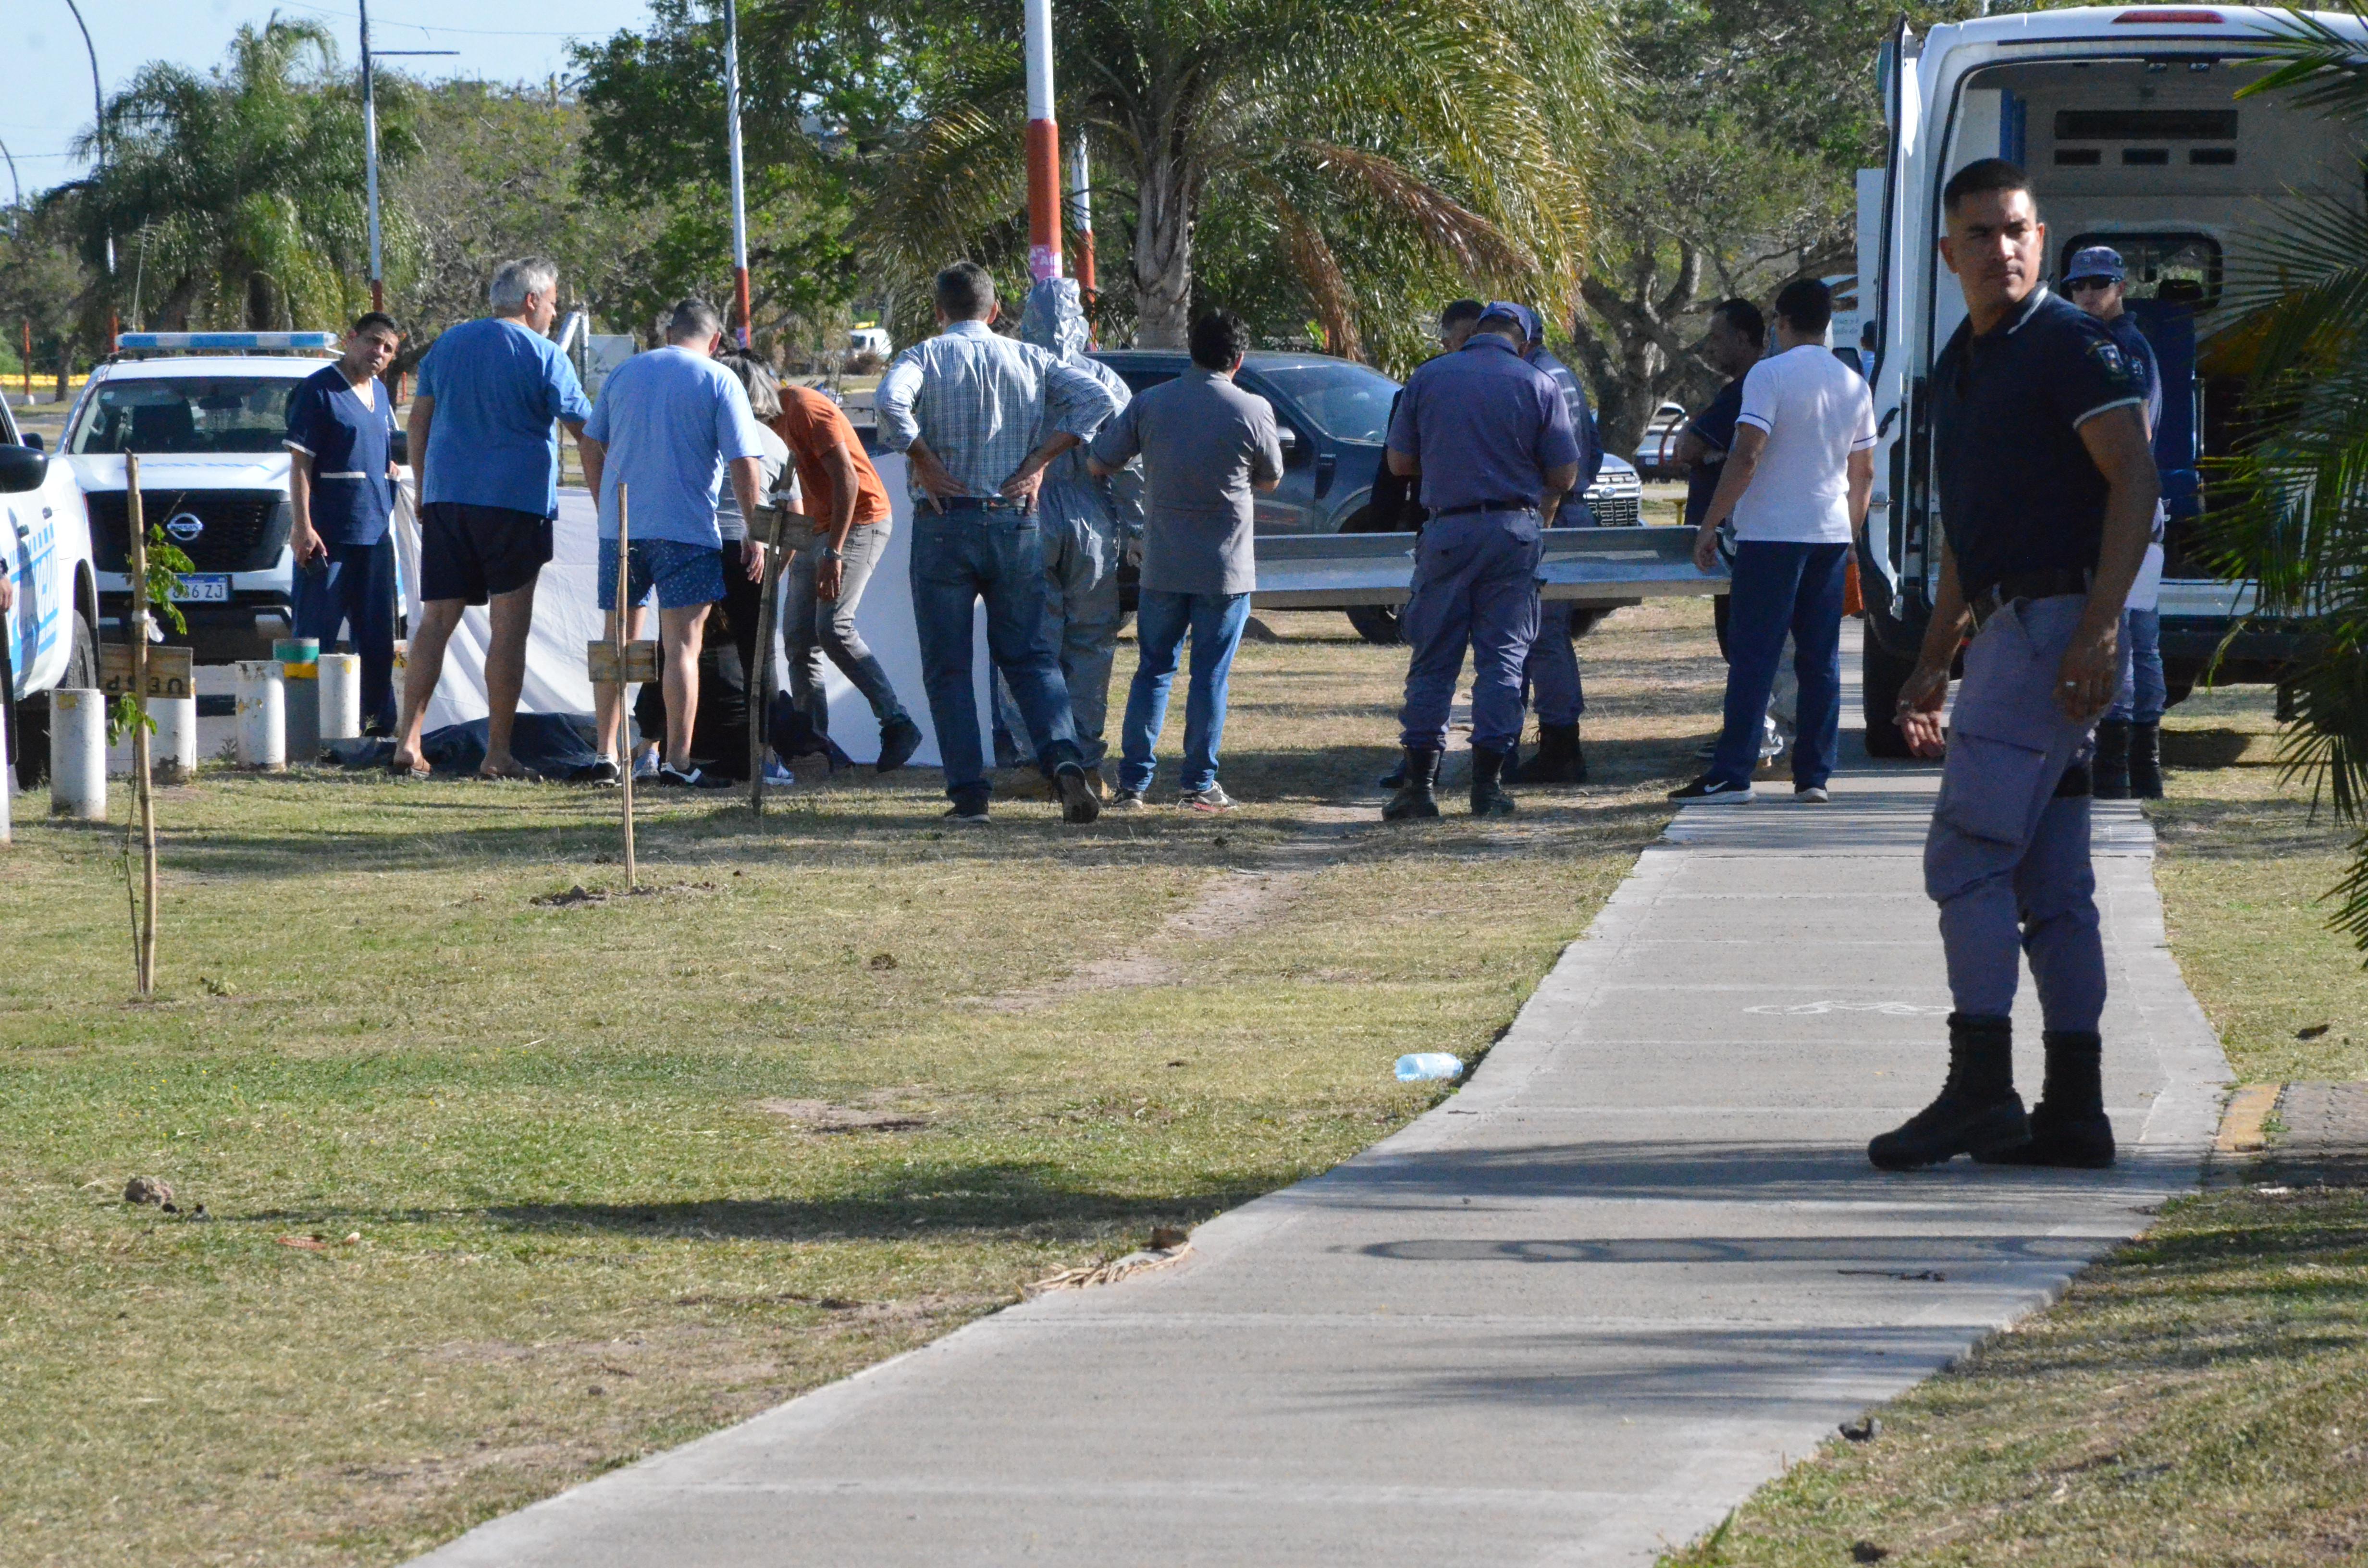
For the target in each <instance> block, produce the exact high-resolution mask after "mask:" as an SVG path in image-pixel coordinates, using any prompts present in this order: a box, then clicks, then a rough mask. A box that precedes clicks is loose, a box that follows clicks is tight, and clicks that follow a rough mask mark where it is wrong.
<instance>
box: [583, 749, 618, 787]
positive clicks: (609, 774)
mask: <svg viewBox="0 0 2368 1568" xmlns="http://www.w3.org/2000/svg"><path fill="white" fill-rule="evenodd" d="M624 777H625V775H624V770H623V769H621V768H620V767H618V766H617V759H616V758H615V757H613V756H604V757H602V758H601V759H600V760H599V761H598V762H596V763H594V764H593V765H592V766H591V767H589V768H588V769H586V771H585V774H584V782H586V784H598V785H602V786H605V787H606V788H608V789H611V790H613V789H615V788H616V787H617V786H618V785H619V784H620V783H622V782H623V781H624Z"/></svg>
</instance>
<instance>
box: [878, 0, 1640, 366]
mask: <svg viewBox="0 0 2368 1568" xmlns="http://www.w3.org/2000/svg"><path fill="white" fill-rule="evenodd" d="M1007 12H1008V15H1006V14H1005V13H1007ZM965 14H966V15H968V16H971V17H976V15H977V12H976V10H975V8H974V7H973V8H967V9H966V11H965ZM994 15H995V16H996V17H997V18H998V19H999V21H1000V23H1001V26H1002V28H1004V31H1005V33H1006V34H1008V36H1006V37H1002V38H999V39H997V40H996V42H997V43H999V44H1001V45H1003V46H1004V47H998V48H995V49H992V50H988V51H981V53H982V54H983V55H984V56H985V58H984V60H983V62H979V63H977V64H974V65H973V67H972V68H971V69H970V70H968V71H966V72H964V73H963V74H961V75H960V76H959V77H958V78H957V79H956V80H955V81H954V82H953V84H952V85H951V87H950V88H949V89H948V90H946V91H945V92H943V93H942V94H940V95H939V101H936V102H934V103H929V104H926V105H925V106H924V115H923V118H922V119H921V122H920V123H919V125H918V126H917V128H916V129H915V130H914V131H911V132H910V134H909V135H908V136H907V137H905V139H904V142H903V145H902V146H901V148H900V149H899V150H898V152H897V153H895V154H894V156H893V157H892V158H891V159H890V160H889V162H888V166H887V169H886V176H885V179H884V181H883V186H882V193H881V197H880V200H879V203H878V206H877V207H876V209H875V210H874V214H873V222H872V228H873V233H874V238H875V241H876V243H877V244H878V245H879V247H880V248H881V249H882V251H884V252H885V253H886V254H887V255H888V256H890V257H892V258H894V260H896V261H897V262H899V263H901V264H903V265H904V266H905V267H910V268H914V269H918V268H922V267H928V266H929V265H932V264H934V263H935V262H937V261H939V260H941V259H942V258H943V257H944V256H948V255H950V254H955V253H959V252H961V251H963V250H965V249H970V248H974V247H975V246H977V245H978V244H979V243H980V242H981V240H982V238H983V237H986V238H993V237H995V236H996V235H998V234H999V235H1001V236H1003V237H1004V238H1005V239H1006V240H1007V241H1008V238H1009V236H1010V235H1011V234H1012V233H1015V232H1017V231H1018V229H1019V214H1020V212H1021V211H1022V210H1023V209H1022V204H1021V202H1020V199H1019V196H1020V190H1019V179H1018V175H1017V169H1016V165H1017V163H1018V160H1017V158H1016V157H1015V155H1014V153H1015V150H1016V149H1017V148H1018V146H1019V133H1020V126H1021V123H1022V121H1023V120H1024V119H1025V118H1026V110H1025V76H1024V69H1023V66H1022V64H1021V61H1020V57H1019V48H1018V42H1019V40H1018V36H1017V31H1018V23H1019V6H1017V5H1010V6H999V7H997V9H996V13H994ZM1599 18H1600V9H1599V8H1598V7H1596V6H1591V5H1589V4H1588V3H1587V0H1539V3H1538V4H1535V5H1532V6H1523V7H1519V8H1516V7H1514V6H1510V5H1508V4H1506V3H1505V0H1396V3H1394V4H1390V5H1373V4H1371V3H1370V0H1064V4H1063V5H1062V6H1060V8H1059V10H1058V12H1057V14H1056V16H1055V18H1054V29H1053V30H1054V44H1055V62H1054V77H1055V81H1056V83H1057V85H1058V88H1059V92H1060V102H1059V105H1058V112H1059V115H1060V118H1061V121H1062V126H1063V131H1064V134H1066V135H1069V136H1076V135H1077V134H1079V133H1080V132H1083V133H1084V134H1085V135H1086V136H1087V139H1088V143H1089V145H1090V147H1091V149H1092V153H1093V156H1094V159H1095V161H1096V165H1097V172H1098V174H1105V176H1106V177H1108V176H1114V177H1111V178H1110V185H1111V187H1113V188H1114V190H1115V191H1116V193H1117V196H1118V201H1119V204H1120V205H1121V206H1123V205H1125V204H1127V203H1129V202H1130V201H1131V204H1132V207H1133V225H1132V235H1131V240H1132V243H1131V244H1129V246H1128V247H1127V250H1128V255H1129V262H1130V268H1131V272H1132V277H1131V278H1130V279H1129V280H1128V281H1129V282H1131V284H1132V292H1133V304H1134V310H1135V315H1136V321H1137V330H1136V336H1137V341H1139V342H1141V343H1143V344H1145V345H1154V346H1160V347H1177V346H1180V345H1181V344H1182V343H1183V341H1184V338H1185V332H1186V327H1187V325H1188V323H1189V319H1190V311H1191V307H1192V293H1193V277H1194V267H1193V244H1194V237H1195V232H1196V230H1197V228H1198V227H1199V225H1200V223H1201V220H1202V217H1203V215H1204V214H1205V213H1208V212H1209V211H1211V210H1212V208H1214V207H1216V206H1218V205H1220V204H1224V205H1228V206H1234V207H1237V208H1239V209H1241V210H1242V211H1243V212H1244V213H1245V214H1247V221H1245V222H1236V223H1234V224H1232V225H1231V227H1232V228H1233V229H1234V230H1235V233H1237V234H1240V235H1243V236H1245V237H1247V238H1249V239H1250V240H1252V241H1253V242H1254V243H1260V244H1263V245H1264V246H1265V247H1266V248H1267V249H1268V250H1269V252H1270V253H1271V254H1272V256H1273V257H1274V258H1275V260H1276V261H1277V262H1278V263H1279V264H1280V265H1281V266H1282V267H1285V268H1287V270H1288V271H1289V272H1290V273H1291V274H1292V275H1293V276H1295V277H1296V278H1297V279H1298V281H1299V283H1300V285H1301V286H1302V287H1303V288H1304V290H1305V293H1306V295H1307V298H1308V300H1309V301H1310V302H1311V303H1312V305H1313V307H1314V309H1315V312H1316V314H1317V316H1318V319H1319V320H1320V322H1321V323H1322V325H1323V327H1324V329H1325V335H1326V339H1327V340H1328V342H1329V343H1330V346H1331V347H1332V348H1333V350H1334V351H1335V352H1337V353H1345V354H1354V353H1356V352H1358V351H1359V349H1360V347H1362V345H1363V343H1364V340H1365V338H1366V336H1367V335H1369V332H1370V330H1372V328H1374V327H1379V326H1383V325H1385V323H1383V322H1381V321H1378V320H1376V319H1375V317H1376V315H1377V313H1378V312H1376V311H1375V309H1374V308H1373V307H1374V306H1376V305H1377V304H1378V303H1380V302H1381V301H1382V298H1383V295H1382V294H1377V293H1376V292H1375V291H1374V290H1372V289H1371V288H1370V287H1369V286H1368V285H1369V284H1370V281H1371V279H1372V278H1374V277H1376V276H1379V275H1381V274H1383V273H1387V272H1389V271H1391V270H1393V269H1395V268H1399V267H1403V265H1404V264H1405V263H1406V262H1407V261H1408V260H1409V259H1415V258H1419V259H1422V260H1425V261H1428V262H1429V263H1431V264H1434V265H1436V266H1439V267H1444V268H1447V269H1451V270H1452V272H1453V273H1455V274H1457V275H1459V276H1460V277H1461V278H1463V279H1465V280H1467V286H1474V285H1477V284H1481V283H1490V282H1494V283H1497V284H1500V285H1502V286H1504V287H1508V288H1510V287H1520V288H1522V289H1524V290H1526V291H1528V292H1530V293H1531V294H1532V295H1535V296H1539V297H1542V298H1544V299H1548V300H1550V301H1553V303H1554V305H1555V306H1556V307H1558V308H1557V309H1554V310H1551V311H1550V312H1549V313H1550V314H1560V313H1562V310H1561V308H1560V307H1566V306H1567V304H1568V303H1569V301H1570V300H1571V298H1572V290H1573V289H1574V288H1575V286H1576V281H1577V272H1578V264H1579V262H1580V260H1581V258H1582V234H1583V230H1584V220H1585V216H1586V210H1585V206H1584V202H1583V199H1582V190H1583V183H1584V181H1583V176H1584V174H1585V169H1586V160H1585V155H1584V153H1583V151H1582V149H1584V148H1585V147H1587V146H1588V145H1590V144H1591V143H1592V141H1593V137H1592V134H1591V131H1592V129H1593V117H1595V116H1596V115H1598V114H1599V113H1600V106H1601V105H1602V104H1603V103H1604V102H1605V100H1606V99H1607V98H1608V97H1609V94H1608V92H1607V90H1606V84H1607V83H1608V82H1609V80H1610V78H1611V65H1610V61H1611V55H1612V51H1611V48H1610V47H1609V44H1608V41H1607V40H1606V39H1605V38H1604V37H1603V35H1602V32H1601V30H1600V25H1599ZM973 25H975V23H973ZM973 58H976V57H973ZM1360 296H1361V299H1360Z"/></svg>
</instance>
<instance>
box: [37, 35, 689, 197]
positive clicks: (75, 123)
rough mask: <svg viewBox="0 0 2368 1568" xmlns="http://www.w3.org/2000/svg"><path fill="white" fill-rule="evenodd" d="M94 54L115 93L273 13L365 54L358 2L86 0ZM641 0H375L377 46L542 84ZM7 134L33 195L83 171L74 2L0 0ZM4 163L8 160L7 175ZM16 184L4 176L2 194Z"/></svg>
mask: <svg viewBox="0 0 2368 1568" xmlns="http://www.w3.org/2000/svg"><path fill="white" fill-rule="evenodd" d="M78 3H79V4H80V6H81V7H82V14H83V19H84V20H85V22H87V23H88V24H89V26H90V39H91V44H92V47H93V48H94V49H96V50H97V53H98V72H99V79H100V80H101V82H103V83H104V84H105V85H106V88H107V91H108V93H109V94H113V93H114V92H116V91H117V90H118V89H120V87H122V85H124V84H125V83H126V82H128V81H130V80H131V75H132V74H133V73H134V72H136V71H137V70H139V68H140V67H141V66H142V65H143V64H145V63H146V62H149V61H151V60H157V59H164V60H171V61H174V62H177V63H179V64H182V65H187V66H189V67H192V68H194V69H197V70H200V71H202V70H204V69H206V68H208V67H211V66H213V65H217V64H219V63H221V62H222V58H223V52H224V51H225V49H226V47H227V46H228V44H229V42H230V39H231V35H232V33H233V32H235V31H236V30H237V28H238V27H239V25H240V24H241V23H243V22H244V23H261V22H264V21H267V20H268V19H269V18H270V17H271V15H272V13H273V12H274V11H277V12H279V13H280V14H281V15H283V16H286V17H291V18H295V17H302V18H304V19H306V20H312V21H319V22H323V23H325V24H326V25H327V26H328V27H329V28H330V29H331V30H332V31H333V32H335V33H336V37H337V45H338V50H339V52H340V54H341V55H342V56H343V58H344V59H345V60H346V61H347V62H348V63H351V62H355V61H357V60H358V59H359V55H360V28H359V19H358V14H357V7H356V5H355V3H354V0H301V3H300V0H78ZM648 14H649V11H648V6H647V5H646V3H645V0H508V3H507V4H506V5H487V4H486V3H485V0H371V5H370V41H371V42H372V43H373V44H374V45H375V46H376V47H377V48H379V49H381V50H397V49H453V50H458V51H460V53H459V54H458V55H456V56H454V57H452V58H450V59H427V60H402V61H394V60H390V61H389V62H387V63H388V64H389V65H390V66H395V65H400V66H402V67H404V69H406V70H409V71H411V72H413V73H415V74H419V75H424V76H483V77H487V78H489V79H492V80H495V81H533V82H540V81H541V80H543V79H544V78H545V77H546V76H548V75H550V74H552V73H553V72H559V73H562V74H564V72H565V71H566V69H567V45H568V41H569V40H570V39H571V38H587V39H597V38H604V37H606V36H608V35H609V33H612V32H615V31H616V30H617V29H618V28H629V27H635V26H638V25H639V24H640V23H641V22H642V21H643V19H644V18H645V17H647V16H648ZM0 32H5V33H6V44H5V46H0V142H5V143H6V146H7V150H8V152H9V153H10V154H11V155H12V156H13V157H14V158H15V160H16V165H17V179H18V180H19V181H21V182H22V184H23V186H24V188H25V192H26V194H28V195H30V194H31V193H32V192H34V191H35V190H40V189H46V188H48V187H51V186H52V185H56V184H57V183H59V182H60V181H62V180H65V179H70V178H72V177H74V176H75V175H77V174H80V173H81V172H82V165H81V163H80V162H79V161H78V160H76V159H74V158H73V157H72V156H70V155H68V154H67V153H66V147H67V145H68V143H70V142H72V141H73V140H74V137H75V135H76V134H77V133H79V132H80V131H84V130H85V129H87V128H88V127H89V125H90V122H91V118H92V108H91V81H90V57H89V55H88V54H86V53H85V51H84V50H83V41H82V34H81V33H80V32H79V31H77V30H76V28H75V27H74V13H73V12H72V11H71V10H69V9H68V8H67V6H66V0H6V4H5V5H0ZM6 177H7V167H6V165H5V164H0V181H5V180H6ZM10 194H11V191H10V188H9V187H7V186H6V185H5V184H0V200H5V199H7V198H8V197H9V195H10Z"/></svg>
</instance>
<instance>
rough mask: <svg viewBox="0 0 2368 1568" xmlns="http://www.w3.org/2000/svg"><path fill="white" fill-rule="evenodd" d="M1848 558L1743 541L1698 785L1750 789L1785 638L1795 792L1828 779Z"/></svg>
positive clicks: (1837, 729)
mask: <svg viewBox="0 0 2368 1568" xmlns="http://www.w3.org/2000/svg"><path fill="white" fill-rule="evenodd" d="M1849 554H1850V546H1848V545H1846V544H1790V543H1785V542H1782V541H1778V540H1743V541H1742V542H1741V543H1739V544H1737V545H1736V547H1735V586H1734V589H1733V590H1732V592H1731V593H1730V594H1729V596H1728V599H1727V626H1726V648H1727V667H1726V720H1725V727H1724V728H1723V729H1721V730H1720V731H1719V736H1718V750H1717V752H1716V753H1715V754H1714V755H1713V756H1712V757H1711V763H1710V767H1709V769H1708V771H1707V772H1706V773H1705V774H1704V775H1703V777H1704V778H1711V779H1714V780H1716V781H1718V782H1719V783H1722V784H1726V785H1729V786H1731V787H1733V788H1736V789H1741V788H1743V787H1744V786H1746V785H1748V784H1749V783H1750V782H1751V769H1752V767H1753V766H1754V765H1755V764H1756V763H1758V762H1759V742H1760V737H1761V736H1762V735H1763V734H1764V733H1766V722H1767V717H1768V698H1769V694H1770V692H1772V691H1773V690H1774V689H1775V687H1776V664H1777V661H1778V660H1779V659H1781V658H1782V657H1783V653H1784V635H1785V633H1786V632H1790V633H1792V636H1793V674H1794V675H1795V676H1798V677H1799V679H1800V682H1801V696H1800V702H1799V706H1798V710H1797V714H1796V719H1797V722H1796V725H1795V729H1794V734H1795V739H1794V741H1793V788H1794V789H1795V790H1808V789H1814V788H1820V787H1822V786H1823V785H1824V784H1825V782H1826V780H1827V778H1830V777H1832V775H1833V771H1834V748H1835V746H1836V745H1837V744H1839V741H1840V736H1841V722H1842V665H1841V635H1842V583H1843V574H1844V571H1845V565H1844V562H1845V560H1846V558H1847V557H1848V556H1849Z"/></svg>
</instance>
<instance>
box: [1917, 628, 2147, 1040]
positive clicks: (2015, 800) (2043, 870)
mask: <svg viewBox="0 0 2368 1568" xmlns="http://www.w3.org/2000/svg"><path fill="white" fill-rule="evenodd" d="M2087 603H2088V601H2087V600H2086V598H2084V597H2081V596H2078V595H2070V596H2064V597H2055V598H2046V599H2026V600H2024V601H2022V602H2021V603H2020V604H2018V605H2015V606H2012V607H2010V608H2007V609H2003V610H2001V611H1999V612H1998V614H1997V615H1996V616H1993V617H1992V618H1991V619H1990V620H1989V621H1988V623H1987V624H1986V625H1985V626H1984V627H1983V628H1982V631H1981V634H1980V635H1979V636H1977V637H1975V639H1974V641H1973V645H1972V646H1971V647H1969V648H1967V649H1966V651H1965V679H1964V685H1963V686H1962V687H1959V688H1958V691H1957V706H1956V709H1955V711H1954V712H1953V713H1952V716H1951V721H1950V726H1949V760H1948V762H1947V764H1946V766H1945V767H1943V769H1942V771H1941V799H1940V801H1939V803H1938V804H1937V805H1936V806H1935V807H1934V808H1933V812H1932V827H1931V831H1930V834H1929V835H1927V837H1926V838H1925V841H1924V891H1925V892H1927V893H1929V894H1930V896H1931V898H1932V901H1933V902H1934V903H1938V904H1939V905H1940V906H1941V945H1942V946H1943V947H1944V948H1945V949H1947V951H1948V956H1949V994H1950V995H1951V997H1952V999H1953V1000H1954V1001H1955V1004H1956V1008H1957V1011H1958V1012H1960V1013H1964V1014H1967V1015H1970V1016H1973V1017H1992V1018H2002V1017H2007V1016H2009V1014H2010V1013H2011V1012H2012V1011H2013V1009H2014V992H2015V985H2016V983H2017V981H2018V979H2019V978H2020V974H2019V967H2018V964H2017V962H2016V960H2017V958H2018V956H2020V955H2025V954H2027V955H2028V956H2029V957H2030V960H2031V973H2032V978H2033V979H2034V980H2035V981H2037V983H2038V985H2039V1005H2040V1008H2041V1010H2042V1012H2043V1013H2044V1016H2045V1018H2046V1026H2047V1028H2050V1029H2064V1030H2073V1031H2077V1032H2081V1033H2089V1032H2093V1031H2094V1030H2095V1028H2096V1027H2097V1019H2098V1017H2100V1015H2101V1014H2102V1013H2103V1012H2104V1008H2105V949H2104V944H2103V940H2102V938H2100V937H2099V935H2098V932H2097V899H2096V893H2097V879H2096V874H2095V872H2094V871H2093V870H2092V869H2091V868H2090V866H2089V800H2088V797H2087V796H2086V795H2082V796H2079V797H2078V798H2063V799H2059V798H2058V797H2057V796H2056V793H2055V789H2056V786H2057V784H2058V783H2060V782H2061V781H2062V779H2063V778H2064V771H2065V769H2066V768H2067V767H2070V766H2071V765H2072V764H2073V763H2074V762H2075V761H2077V760H2078V758H2079V757H2080V756H2081V754H2082V752H2083V751H2085V750H2086V749H2087V747H2088V745H2089V726H2088V725H2087V724H2085V723H2081V722H2078V721H2076V720H2073V719H2069V718H2067V717H2066V716H2065V713H2064V710H2062V709H2060V708H2058V707H2057V706H2056V705H2055V681H2056V668H2057V666H2058V665H2060V664H2061V663H2062V661H2063V658H2064V650H2065V648H2066V646H2067V645H2069V643H2070V642H2071V641H2072V632H2073V630H2074V628H2075V627H2077V626H2078V624H2079V620H2080V615H2081V612H2082V610H2083V609H2085V608H2087Z"/></svg>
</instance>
